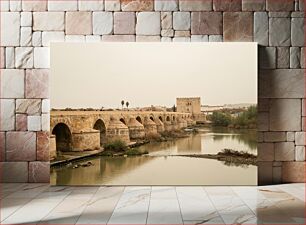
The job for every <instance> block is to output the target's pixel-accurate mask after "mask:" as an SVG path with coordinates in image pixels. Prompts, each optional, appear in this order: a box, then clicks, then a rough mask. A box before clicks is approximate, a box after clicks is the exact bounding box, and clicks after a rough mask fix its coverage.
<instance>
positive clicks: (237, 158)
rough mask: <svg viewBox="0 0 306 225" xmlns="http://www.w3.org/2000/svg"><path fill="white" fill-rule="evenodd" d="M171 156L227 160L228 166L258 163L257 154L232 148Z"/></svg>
mask: <svg viewBox="0 0 306 225" xmlns="http://www.w3.org/2000/svg"><path fill="white" fill-rule="evenodd" d="M171 156H181V157H191V158H205V159H215V160H218V161H223V162H225V164H226V165H228V166H231V165H233V166H241V165H246V166H247V165H254V166H255V165H256V164H257V156H256V155H253V154H250V153H247V152H242V151H235V150H231V149H223V150H222V151H221V152H219V153H218V154H187V155H186V154H183V155H171Z"/></svg>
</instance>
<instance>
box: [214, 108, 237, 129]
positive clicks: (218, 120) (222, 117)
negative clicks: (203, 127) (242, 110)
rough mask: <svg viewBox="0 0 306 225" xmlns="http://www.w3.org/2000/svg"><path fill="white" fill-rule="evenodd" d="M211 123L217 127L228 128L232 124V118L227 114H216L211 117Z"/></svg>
mask: <svg viewBox="0 0 306 225" xmlns="http://www.w3.org/2000/svg"><path fill="white" fill-rule="evenodd" d="M211 121H212V123H213V124H214V125H215V126H223V127H227V126H229V125H230V124H231V122H232V116H231V115H230V114H229V113H227V112H226V113H223V112H214V113H213V114H212V116H211Z"/></svg>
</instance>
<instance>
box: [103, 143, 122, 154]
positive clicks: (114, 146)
mask: <svg viewBox="0 0 306 225" xmlns="http://www.w3.org/2000/svg"><path fill="white" fill-rule="evenodd" d="M103 147H104V150H109V151H114V152H120V151H125V150H126V149H127V146H126V143H125V142H124V141H122V140H114V141H111V142H107V143H105V144H104V146H103Z"/></svg>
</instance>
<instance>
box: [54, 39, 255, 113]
mask: <svg viewBox="0 0 306 225" xmlns="http://www.w3.org/2000/svg"><path fill="white" fill-rule="evenodd" d="M196 96H200V97H201V103H202V105H207V104H208V105H220V104H235V103H257V44H256V43H114V42H113V43H110V42H109V43H105V42H104V43H103V42H101V43H87V44H85V43H52V44H51V106H52V108H66V107H72V108H86V107H93V108H101V107H102V106H103V107H104V108H114V107H116V108H117V107H119V108H121V103H120V102H121V100H125V101H129V103H130V107H131V108H133V107H138V106H140V107H142V106H150V105H163V106H173V104H175V101H176V97H196Z"/></svg>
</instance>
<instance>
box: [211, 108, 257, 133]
mask: <svg viewBox="0 0 306 225" xmlns="http://www.w3.org/2000/svg"><path fill="white" fill-rule="evenodd" d="M209 119H210V120H211V121H212V123H213V125H215V126H223V127H230V128H256V123H257V107H256V106H250V107H249V108H248V109H247V110H245V111H242V112H236V114H233V113H232V112H231V111H229V110H223V111H217V112H214V113H213V114H212V115H211V116H210V117H209Z"/></svg>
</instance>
